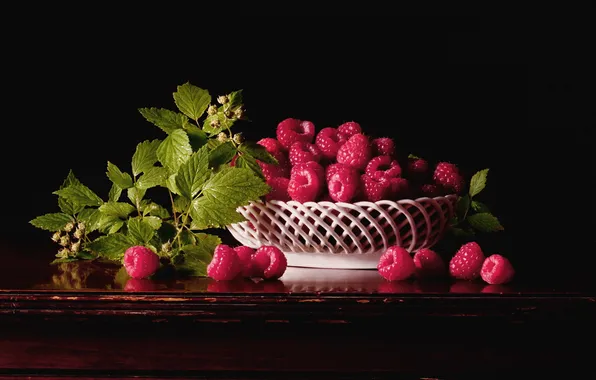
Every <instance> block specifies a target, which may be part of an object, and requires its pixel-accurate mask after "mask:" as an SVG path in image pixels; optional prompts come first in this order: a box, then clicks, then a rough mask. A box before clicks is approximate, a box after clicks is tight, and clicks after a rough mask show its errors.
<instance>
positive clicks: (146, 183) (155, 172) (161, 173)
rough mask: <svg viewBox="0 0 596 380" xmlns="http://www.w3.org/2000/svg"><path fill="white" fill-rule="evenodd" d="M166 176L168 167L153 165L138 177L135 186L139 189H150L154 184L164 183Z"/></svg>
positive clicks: (160, 184)
mask: <svg viewBox="0 0 596 380" xmlns="http://www.w3.org/2000/svg"><path fill="white" fill-rule="evenodd" d="M167 178H168V169H166V168H164V167H161V166H153V167H152V168H150V169H148V170H147V171H145V173H144V174H143V175H141V176H140V177H139V179H138V180H137V183H136V185H135V186H136V187H138V188H139V189H150V188H152V187H155V186H162V185H165V182H166V179H167Z"/></svg>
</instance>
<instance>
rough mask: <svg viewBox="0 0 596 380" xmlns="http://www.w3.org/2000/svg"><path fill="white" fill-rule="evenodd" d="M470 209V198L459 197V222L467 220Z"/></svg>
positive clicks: (457, 206)
mask: <svg viewBox="0 0 596 380" xmlns="http://www.w3.org/2000/svg"><path fill="white" fill-rule="evenodd" d="M469 209H470V196H469V195H464V196H463V197H459V198H458V199H457V204H456V206H455V210H456V215H457V220H465V219H466V216H467V215H468V210H469Z"/></svg>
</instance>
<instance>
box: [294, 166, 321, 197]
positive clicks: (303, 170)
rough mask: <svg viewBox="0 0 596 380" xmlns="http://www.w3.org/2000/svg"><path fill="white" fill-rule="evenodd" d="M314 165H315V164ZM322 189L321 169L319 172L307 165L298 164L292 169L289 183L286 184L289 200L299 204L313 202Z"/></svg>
mask: <svg viewBox="0 0 596 380" xmlns="http://www.w3.org/2000/svg"><path fill="white" fill-rule="evenodd" d="M311 162H314V161H311ZM315 164H317V163H316V162H315ZM322 189H323V180H322V168H321V169H320V170H319V169H317V168H315V166H314V165H312V164H310V165H309V164H308V163H304V164H299V165H296V166H294V167H293V168H292V171H291V172H290V182H289V183H288V194H289V195H290V198H292V199H293V200H295V201H297V202H300V203H304V202H309V201H315V200H316V199H317V197H318V196H319V194H320V193H321V190H322Z"/></svg>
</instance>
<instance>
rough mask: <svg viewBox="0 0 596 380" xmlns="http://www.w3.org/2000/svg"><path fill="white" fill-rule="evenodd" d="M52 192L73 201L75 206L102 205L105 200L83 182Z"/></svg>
mask: <svg viewBox="0 0 596 380" xmlns="http://www.w3.org/2000/svg"><path fill="white" fill-rule="evenodd" d="M52 194H56V195H58V196H60V197H62V198H64V199H66V200H68V201H70V202H72V204H73V205H74V206H75V207H81V206H100V205H101V204H102V203H103V200H102V199H101V198H100V197H99V196H98V195H97V194H95V193H94V192H93V191H92V190H91V189H89V188H88V187H87V186H85V185H83V184H73V185H70V186H67V187H65V188H62V189H60V190H56V191H54V192H53V193H52Z"/></svg>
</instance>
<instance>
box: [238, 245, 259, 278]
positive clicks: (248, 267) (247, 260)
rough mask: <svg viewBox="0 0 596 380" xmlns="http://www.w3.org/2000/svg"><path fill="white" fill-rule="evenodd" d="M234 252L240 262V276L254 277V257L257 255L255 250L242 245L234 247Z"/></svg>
mask: <svg viewBox="0 0 596 380" xmlns="http://www.w3.org/2000/svg"><path fill="white" fill-rule="evenodd" d="M234 251H236V254H237V255H238V259H239V260H240V267H241V269H240V274H241V275H242V277H253V275H254V273H255V270H254V268H253V265H252V255H254V254H255V249H254V248H251V247H247V246H245V245H240V246H238V247H234Z"/></svg>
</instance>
